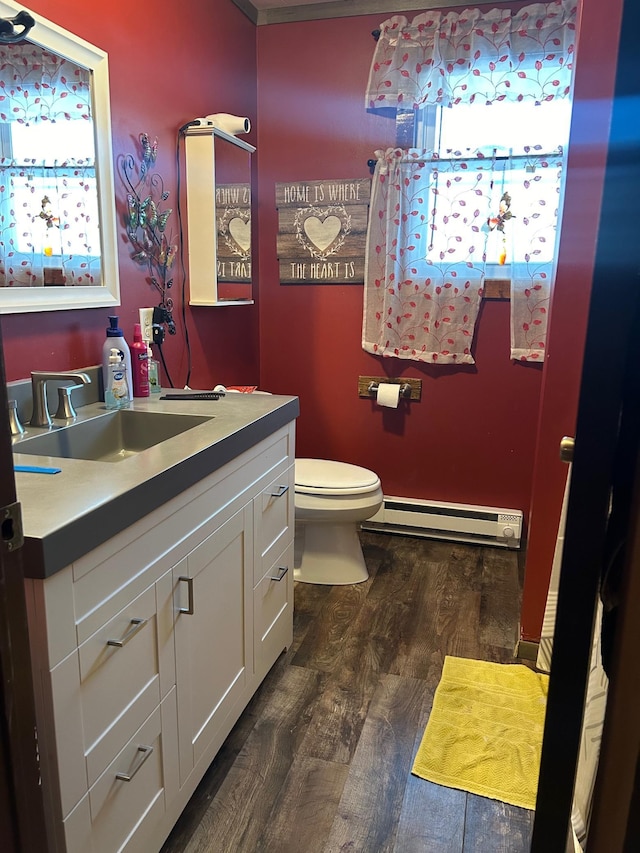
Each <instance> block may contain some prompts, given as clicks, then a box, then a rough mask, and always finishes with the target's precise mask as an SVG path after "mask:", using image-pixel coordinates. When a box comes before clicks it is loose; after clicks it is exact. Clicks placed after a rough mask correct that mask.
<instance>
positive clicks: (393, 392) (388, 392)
mask: <svg viewBox="0 0 640 853" xmlns="http://www.w3.org/2000/svg"><path fill="white" fill-rule="evenodd" d="M399 400H400V383H399V382H394V383H393V384H391V383H389V382H381V383H380V384H379V385H378V391H377V393H376V403H377V404H378V405H379V406H386V407H387V408H388V409H397V408H398V401H399Z"/></svg>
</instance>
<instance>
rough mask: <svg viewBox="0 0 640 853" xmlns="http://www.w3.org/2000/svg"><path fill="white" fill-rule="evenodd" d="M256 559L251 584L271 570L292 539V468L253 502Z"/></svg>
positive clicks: (293, 501)
mask: <svg viewBox="0 0 640 853" xmlns="http://www.w3.org/2000/svg"><path fill="white" fill-rule="evenodd" d="M253 506H254V528H255V543H256V559H255V562H254V567H253V583H254V585H255V584H257V583H258V582H259V581H260V580H262V578H263V577H264V576H265V574H266V572H267V571H268V570H269V569H270V568H271V566H272V565H273V563H274V560H275V559H276V557H277V555H278V554H281V553H282V551H283V550H284V549H285V548H286V547H287V545H288V544H289V542H290V541H291V540H292V539H293V516H294V508H295V479H294V467H293V466H290V467H289V468H287V469H285V470H283V471H282V472H281V473H280V474H279V475H278V476H277V477H276V478H275V479H273V480H272V481H271V482H270V483H269V485H268V486H266V487H265V488H264V489H262V491H261V493H260V494H259V495H258V496H257V497H256V498H255V500H254V504H253Z"/></svg>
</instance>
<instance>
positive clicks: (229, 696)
mask: <svg viewBox="0 0 640 853" xmlns="http://www.w3.org/2000/svg"><path fill="white" fill-rule="evenodd" d="M252 530H253V527H252V507H251V505H250V504H248V505H247V506H245V507H244V508H243V509H241V510H239V511H238V512H237V513H236V514H235V515H234V516H232V517H231V518H230V519H229V520H228V521H227V522H226V523H225V524H223V525H222V526H221V527H220V528H218V530H216V531H215V532H214V533H212V534H211V535H210V536H208V537H207V538H206V539H205V540H204V541H203V542H202V543H201V544H200V545H198V547H197V548H195V549H194V550H193V551H192V552H191V553H190V554H188V555H187V556H186V557H185V558H184V559H183V560H181V561H180V563H178V565H177V566H175V567H174V570H173V571H174V577H173V580H174V619H175V643H176V683H177V690H178V729H179V736H178V737H179V750H180V783H181V785H182V784H183V783H184V782H185V780H186V779H187V777H188V775H189V773H190V772H191V770H192V769H193V767H194V766H195V765H196V764H197V763H198V761H199V760H200V759H201V758H203V757H206V760H207V761H210V760H211V759H212V758H213V756H214V755H215V753H216V752H217V751H218V749H219V748H220V746H221V745H222V742H223V740H224V738H225V737H226V736H227V734H228V733H229V731H230V730H231V727H232V726H233V724H234V722H235V720H236V719H237V717H238V716H239V714H240V712H241V710H242V708H243V707H244V703H246V701H247V699H248V695H249V693H248V691H249V690H251V688H252V684H251V681H252V673H253V624H252V621H253V620H252V615H253V608H252V592H253V585H252V563H253V534H252Z"/></svg>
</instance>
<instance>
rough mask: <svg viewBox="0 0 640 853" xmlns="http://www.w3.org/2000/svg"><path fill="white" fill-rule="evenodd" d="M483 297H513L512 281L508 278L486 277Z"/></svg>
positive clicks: (508, 298) (507, 298)
mask: <svg viewBox="0 0 640 853" xmlns="http://www.w3.org/2000/svg"><path fill="white" fill-rule="evenodd" d="M482 297H483V299H506V300H507V301H509V300H510V299H511V282H510V281H509V279H508V278H485V280H484V287H483V293H482Z"/></svg>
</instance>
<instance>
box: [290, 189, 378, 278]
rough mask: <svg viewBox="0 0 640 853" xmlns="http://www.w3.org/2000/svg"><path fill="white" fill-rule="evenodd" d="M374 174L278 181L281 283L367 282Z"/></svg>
mask: <svg viewBox="0 0 640 853" xmlns="http://www.w3.org/2000/svg"><path fill="white" fill-rule="evenodd" d="M370 196H371V180H370V179H369V178H356V179H354V180H336V181H306V182H297V183H288V184H276V205H277V207H278V244H277V251H278V260H279V265H280V283H281V284H362V283H363V282H364V257H365V244H366V238H367V219H368V214H369V198H370Z"/></svg>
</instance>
